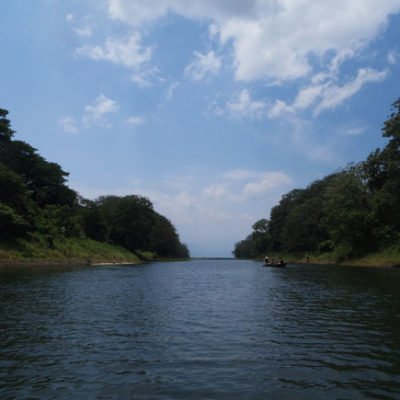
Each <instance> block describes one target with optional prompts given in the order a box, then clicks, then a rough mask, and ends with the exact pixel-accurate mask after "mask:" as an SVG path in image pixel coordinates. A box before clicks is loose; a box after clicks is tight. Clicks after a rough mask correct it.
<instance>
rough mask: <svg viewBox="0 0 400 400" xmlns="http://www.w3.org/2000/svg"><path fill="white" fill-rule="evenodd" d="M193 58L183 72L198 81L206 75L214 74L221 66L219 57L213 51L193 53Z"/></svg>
mask: <svg viewBox="0 0 400 400" xmlns="http://www.w3.org/2000/svg"><path fill="white" fill-rule="evenodd" d="M193 54H194V56H195V60H194V61H193V62H192V63H190V64H189V65H188V66H187V67H186V68H185V74H186V75H188V76H190V77H191V78H192V79H194V80H196V81H199V80H201V79H203V78H204V77H205V76H206V75H208V74H212V75H215V74H217V73H218V71H219V70H220V68H221V59H220V58H219V57H218V56H216V55H215V53H214V52H213V51H210V52H209V53H207V54H201V53H199V52H197V51H195V52H194V53H193Z"/></svg>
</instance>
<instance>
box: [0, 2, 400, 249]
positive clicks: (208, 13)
mask: <svg viewBox="0 0 400 400" xmlns="http://www.w3.org/2000/svg"><path fill="white" fill-rule="evenodd" d="M0 38H1V62H0V72H1V73H0V107H1V108H6V109H8V110H9V111H10V119H11V121H12V123H13V128H14V129H15V130H16V131H17V135H16V137H17V138H18V139H20V140H25V141H27V142H29V143H30V144H31V145H33V146H34V147H36V148H37V149H38V150H39V152H40V154H41V155H43V156H44V157H45V158H47V159H48V160H49V161H53V162H57V163H58V164H60V165H61V166H62V167H63V169H64V170H66V171H68V172H69V173H70V177H69V185H70V186H71V187H72V188H73V189H75V190H77V191H78V192H79V193H80V194H81V195H83V196H85V197H87V198H96V197H97V196H100V195H106V194H116V195H126V194H141V195H144V196H147V197H149V198H150V200H151V201H152V202H153V204H154V207H155V209H156V210H157V211H158V212H160V213H161V214H163V215H165V216H166V217H168V218H169V219H170V220H171V221H172V222H173V223H174V225H175V226H176V228H177V230H178V232H179V233H180V236H181V239H182V241H183V242H185V243H187V244H188V246H189V248H190V250H191V253H192V255H193V256H229V255H230V254H231V251H232V250H233V246H234V243H235V242H237V241H239V240H241V239H243V238H244V237H245V236H246V235H247V234H248V233H250V231H251V225H252V224H253V223H254V222H255V221H256V220H258V219H260V218H264V217H268V216H269V212H270V209H271V207H272V206H273V205H275V204H276V203H277V202H278V201H279V199H280V197H281V196H282V194H284V193H286V192H288V191H289V190H291V189H293V188H300V187H305V186H307V185H308V184H309V183H311V182H312V181H313V180H315V179H318V178H321V177H323V176H325V175H326V174H328V173H330V172H333V171H335V170H337V169H338V168H340V167H343V166H345V165H346V164H347V163H349V162H352V161H354V162H357V161H360V160H362V159H364V158H365V157H366V156H367V155H368V154H369V153H370V152H371V151H372V150H374V149H375V148H376V147H380V146H382V145H383V144H384V141H383V140H382V138H381V133H380V130H381V127H382V123H383V121H384V120H385V119H386V118H387V117H388V115H389V113H390V107H391V104H392V103H393V102H394V101H395V100H396V99H397V98H398V97H400V79H399V78H400V0H336V1H333V0H190V1H189V0H31V1H28V0H2V1H1V12H0Z"/></svg>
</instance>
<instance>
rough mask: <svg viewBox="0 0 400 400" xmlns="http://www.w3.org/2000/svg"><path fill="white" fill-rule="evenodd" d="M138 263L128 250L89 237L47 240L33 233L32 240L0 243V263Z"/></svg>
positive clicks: (138, 260) (136, 257)
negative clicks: (49, 241)
mask: <svg viewBox="0 0 400 400" xmlns="http://www.w3.org/2000/svg"><path fill="white" fill-rule="evenodd" d="M104 262H107V263H139V262H140V259H139V257H138V256H137V255H135V254H133V253H131V252H129V251H128V250H126V249H124V248H122V247H119V246H113V245H110V244H107V243H100V242H96V241H94V240H91V239H76V238H58V239H54V240H53V241H52V242H51V243H50V244H49V243H48V241H46V240H44V238H42V237H39V236H36V237H35V238H34V240H29V241H28V240H22V239H20V240H17V241H16V242H13V243H6V242H2V243H0V265H13V264H14V265H17V264H30V263H31V264H34V265H36V264H39V265H45V264H47V265H50V264H55V265H57V264H95V263H104Z"/></svg>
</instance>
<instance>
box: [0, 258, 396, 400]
mask: <svg viewBox="0 0 400 400" xmlns="http://www.w3.org/2000/svg"><path fill="white" fill-rule="evenodd" d="M399 289H400V270H396V269H377V268H355V267H349V268H346V267H336V266H308V265H307V266H304V265H303V266H300V265H288V266H287V267H286V268H284V269H277V268H263V267H261V265H260V263H256V262H252V261H237V260H194V261H190V262H175V263H154V264H148V265H143V266H135V267H127V266H110V267H90V268H88V267H80V268H79V267H77V268H70V269H67V270H60V269H57V270H51V269H50V270H37V271H36V270H35V272H33V271H21V270H19V271H18V272H14V273H12V272H4V271H3V272H1V273H0V307H1V308H0V346H1V347H0V399H2V400H5V399H28V398H29V399H188V400H189V399H229V400H230V399H263V400H264V399H280V400H282V399H296V400H297V399H307V400H311V399H318V400H320V399H345V400H349V399H399V398H400V290H399Z"/></svg>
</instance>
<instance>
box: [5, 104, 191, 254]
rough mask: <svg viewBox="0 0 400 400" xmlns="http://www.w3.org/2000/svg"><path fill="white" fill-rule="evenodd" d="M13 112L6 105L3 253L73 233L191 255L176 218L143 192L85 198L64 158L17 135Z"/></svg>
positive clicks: (50, 244)
mask: <svg viewBox="0 0 400 400" xmlns="http://www.w3.org/2000/svg"><path fill="white" fill-rule="evenodd" d="M7 115H8V111H6V110H3V109H0V258H1V252H2V251H3V252H5V251H6V250H10V249H18V250H21V249H23V251H25V252H26V251H27V248H28V247H29V246H28V244H29V245H32V243H34V244H36V245H37V246H36V248H40V249H41V251H42V250H43V249H49V251H51V250H55V249H57V248H59V249H61V245H59V244H60V243H64V244H65V242H66V241H67V240H68V239H71V240H70V242H69V244H71V243H74V241H73V240H74V239H93V240H95V241H98V242H104V243H109V244H115V245H119V246H122V247H124V248H125V249H128V250H129V251H131V252H135V253H136V254H138V255H139V256H141V255H143V254H146V252H147V253H149V252H151V253H153V255H154V253H155V254H156V255H157V256H158V257H179V258H186V257H188V256H189V251H188V249H187V247H186V245H184V244H182V243H181V242H180V240H179V235H178V233H177V232H176V229H175V227H174V226H173V224H172V223H171V222H170V221H169V220H168V219H167V218H165V217H164V216H162V215H160V214H159V213H157V212H156V211H155V210H154V209H153V205H152V203H151V202H150V200H148V199H147V198H145V197H142V196H139V195H131V196H125V197H117V196H103V197H100V198H99V199H97V200H94V201H91V200H87V199H84V198H82V197H81V196H79V195H78V193H77V192H75V191H74V190H72V189H70V188H69V187H68V186H67V184H66V180H67V176H68V173H66V172H65V171H63V170H62V168H61V167H60V166H59V165H58V164H56V163H52V162H48V161H46V160H45V159H44V158H43V157H42V156H41V155H39V153H38V152H37V150H36V149H34V148H33V147H32V146H30V145H29V144H28V143H26V142H23V141H19V140H15V139H14V134H15V132H14V131H13V130H12V129H11V124H10V121H9V120H8V119H7ZM87 243H89V242H87ZM64 247H65V245H64ZM31 248H32V247H31ZM28 253H29V251H28ZM31 253H32V251H31ZM45 253H46V252H45V251H44V253H43V254H45ZM53 253H54V252H53ZM67 253H68V252H67ZM71 253H72V250H71ZM54 254H55V253H54ZM25 255H27V256H32V255H33V256H35V254H25ZM64 255H65V256H67V257H68V254H65V251H64Z"/></svg>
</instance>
